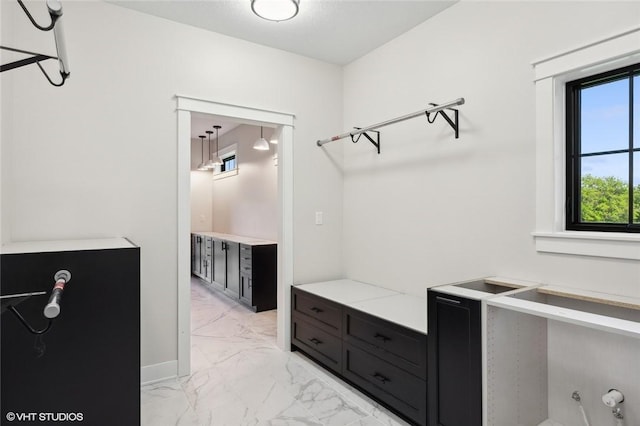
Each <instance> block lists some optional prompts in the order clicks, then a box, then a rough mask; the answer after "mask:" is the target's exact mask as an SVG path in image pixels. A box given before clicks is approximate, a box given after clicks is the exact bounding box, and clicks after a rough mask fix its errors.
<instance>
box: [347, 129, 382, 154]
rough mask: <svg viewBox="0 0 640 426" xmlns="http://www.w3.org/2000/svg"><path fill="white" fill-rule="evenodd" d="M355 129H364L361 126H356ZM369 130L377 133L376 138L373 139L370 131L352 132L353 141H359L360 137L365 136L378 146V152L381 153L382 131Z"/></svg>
mask: <svg viewBox="0 0 640 426" xmlns="http://www.w3.org/2000/svg"><path fill="white" fill-rule="evenodd" d="M354 129H356V130H362V128H361V127H354ZM369 132H372V133H375V134H376V140H373V138H372V137H371V136H369V133H367V132H362V133H351V142H353V143H358V141H359V140H360V137H361V136H364V137H365V138H367V139H368V140H369V142H371V143H372V144H373V146H375V147H376V149H377V150H378V154H380V132H379V131H377V130H369Z"/></svg>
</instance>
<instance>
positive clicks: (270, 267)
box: [240, 244, 278, 312]
mask: <svg viewBox="0 0 640 426" xmlns="http://www.w3.org/2000/svg"><path fill="white" fill-rule="evenodd" d="M277 265H278V246H277V244H260V245H250V244H240V301H241V302H242V303H244V304H246V305H247V306H249V307H250V308H251V309H253V310H254V311H256V312H262V311H268V310H270V309H275V308H276V306H277V288H278V273H277V272H278V271H277Z"/></svg>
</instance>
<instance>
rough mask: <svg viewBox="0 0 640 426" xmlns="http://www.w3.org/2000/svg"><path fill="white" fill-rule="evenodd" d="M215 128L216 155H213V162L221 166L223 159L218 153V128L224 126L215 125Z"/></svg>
mask: <svg viewBox="0 0 640 426" xmlns="http://www.w3.org/2000/svg"><path fill="white" fill-rule="evenodd" d="M213 128H214V129H216V156H215V157H213V160H212V162H213V164H214V166H219V165H221V164H222V160H221V159H220V155H219V154H218V148H219V146H218V130H220V129H222V126H218V125H215V126H213Z"/></svg>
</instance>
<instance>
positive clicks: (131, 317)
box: [0, 239, 140, 426]
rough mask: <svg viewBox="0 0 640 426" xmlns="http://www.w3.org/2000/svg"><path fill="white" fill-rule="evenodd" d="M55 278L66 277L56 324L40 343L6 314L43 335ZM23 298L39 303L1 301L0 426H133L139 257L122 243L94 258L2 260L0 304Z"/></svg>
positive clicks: (54, 255)
mask: <svg viewBox="0 0 640 426" xmlns="http://www.w3.org/2000/svg"><path fill="white" fill-rule="evenodd" d="M43 246H44V247H46V246H47V244H43ZM60 269H66V270H68V271H70V272H71V280H70V281H69V283H68V284H67V285H66V286H65V290H64V296H63V298H62V300H61V303H60V314H59V316H58V317H57V318H55V319H54V320H53V322H52V324H51V327H50V328H49V329H48V330H47V331H46V332H44V333H43V334H40V335H38V336H37V337H36V336H34V334H32V333H31V332H30V331H29V330H28V329H27V327H26V326H25V324H24V323H22V321H20V320H19V318H18V316H17V315H14V314H13V313H12V312H11V311H10V310H9V309H7V307H8V305H12V306H14V308H15V309H16V311H17V312H19V314H20V315H21V316H22V317H23V319H24V320H25V321H26V322H27V323H29V324H30V325H32V326H33V327H34V328H40V327H43V326H44V324H45V318H44V316H43V308H44V306H45V305H46V304H47V301H48V298H49V295H50V294H51V291H52V288H53V284H54V274H55V273H56V271H58V270H60ZM26 292H28V293H32V292H33V293H36V295H33V296H31V297H29V298H11V297H8V298H7V299H2V312H1V316H0V375H1V376H2V380H0V399H1V401H0V407H1V413H0V416H1V420H0V423H1V424H3V425H5V424H6V425H10V424H12V423H11V422H10V421H7V422H6V423H5V419H8V420H11V419H10V417H11V415H9V414H8V413H27V414H29V413H32V414H31V415H32V418H31V419H29V420H31V421H24V422H20V421H17V419H16V421H15V422H13V423H19V424H29V425H39V424H49V425H51V424H58V423H60V424H75V423H77V424H83V425H92V426H112V425H139V424H140V249H139V248H138V247H135V246H134V245H133V244H131V243H129V242H127V241H126V240H124V239H123V241H122V244H120V245H119V247H118V248H114V247H113V245H112V240H108V243H107V244H106V245H104V246H96V247H95V248H94V249H87V248H86V247H85V248H84V249H77V250H68V251H67V250H63V251H46V249H44V250H43V251H34V252H29V253H12V254H2V255H0V295H2V296H11V295H16V294H18V295H19V294H23V293H26ZM38 293H41V294H38ZM5 303H6V305H5ZM36 413H40V414H36ZM65 413H67V414H69V417H68V418H67V419H66V421H65V419H64V418H62V417H63V416H67V414H65ZM45 415H47V416H55V417H53V418H51V417H48V419H49V421H46V420H43V419H42V417H43V416H45ZM61 416H62V417H61ZM56 418H57V420H60V421H59V422H58V421H55V420H56Z"/></svg>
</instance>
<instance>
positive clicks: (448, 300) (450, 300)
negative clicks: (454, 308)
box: [436, 296, 462, 305]
mask: <svg viewBox="0 0 640 426" xmlns="http://www.w3.org/2000/svg"><path fill="white" fill-rule="evenodd" d="M436 299H438V300H440V301H441V302H446V303H452V304H454V305H459V304H460V303H462V302H460V301H459V300H454V299H447V298H446V297H442V296H436Z"/></svg>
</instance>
